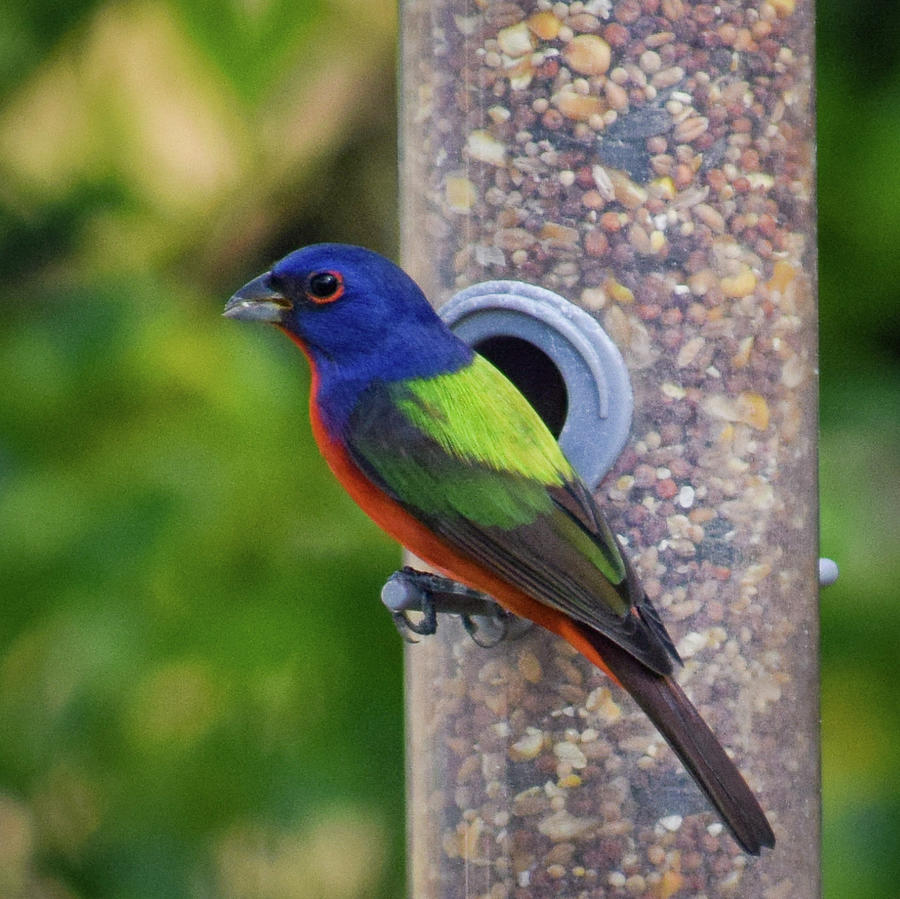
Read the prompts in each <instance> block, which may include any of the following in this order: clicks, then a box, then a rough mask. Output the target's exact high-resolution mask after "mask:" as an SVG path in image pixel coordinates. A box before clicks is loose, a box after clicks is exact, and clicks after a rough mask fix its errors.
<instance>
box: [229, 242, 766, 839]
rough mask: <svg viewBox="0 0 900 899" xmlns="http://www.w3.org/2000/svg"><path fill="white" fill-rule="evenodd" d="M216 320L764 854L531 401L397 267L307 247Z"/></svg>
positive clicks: (758, 816)
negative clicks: (270, 339) (272, 353)
mask: <svg viewBox="0 0 900 899" xmlns="http://www.w3.org/2000/svg"><path fill="white" fill-rule="evenodd" d="M224 314H225V315H226V316H227V317H229V318H235V319H241V320H247V321H263V322H271V323H272V324H274V325H276V326H277V327H278V328H280V329H281V330H282V331H283V332H284V333H285V334H286V335H287V336H288V337H290V338H291V339H292V340H293V341H294V342H295V343H297V345H298V346H299V347H300V349H302V350H303V352H304V353H305V354H306V356H307V358H308V359H309V362H310V365H311V368H312V387H311V395H310V419H311V423H312V429H313V432H314V434H315V438H316V441H317V443H318V446H319V448H320V450H321V452H322V455H323V456H324V457H325V459H326V460H327V462H328V464H329V466H330V467H331V470H332V471H333V472H334V474H335V475H336V476H337V478H338V480H339V481H340V482H341V483H342V484H343V486H344V488H345V489H346V490H347V491H348V492H349V494H350V495H351V496H352V497H353V499H354V500H356V502H357V503H358V504H359V505H360V506H361V507H362V509H363V510H364V511H365V512H367V513H368V514H369V516H371V518H373V519H374V521H375V522H376V523H377V524H378V525H380V526H381V527H382V528H383V529H384V530H385V531H387V532H388V533H389V534H390V535H391V536H393V537H394V538H395V539H396V540H398V541H399V542H400V543H402V544H403V545H404V546H406V547H407V548H408V549H409V550H411V551H412V552H413V553H415V555H417V556H419V557H420V558H421V559H424V560H425V561H426V562H428V563H429V564H430V565H432V566H433V567H434V568H435V569H437V570H438V571H440V572H441V573H443V574H445V575H446V576H448V577H450V578H453V579H454V580H456V581H459V582H461V583H463V584H465V585H467V586H469V587H472V588H474V589H476V590H480V591H483V592H485V593H489V594H490V595H491V596H492V597H494V598H495V599H496V600H497V601H498V602H499V603H500V604H501V605H502V606H504V607H505V608H506V609H507V610H509V611H510V612H513V613H514V614H516V615H519V616H522V617H524V618H528V619H530V620H532V621H534V622H535V623H537V624H539V625H541V626H542V627H545V628H546V629H547V630H549V631H552V632H553V633H555V634H558V635H559V636H560V637H562V638H563V639H565V640H567V641H568V642H569V643H570V644H572V646H574V647H575V648H576V649H577V650H578V651H579V652H580V653H582V654H583V655H584V656H585V657H587V658H588V659H589V660H590V661H591V662H593V663H594V664H595V665H596V666H597V667H599V668H601V669H602V670H603V671H605V672H606V673H607V674H608V675H609V676H610V677H612V678H613V680H615V681H616V682H618V683H619V684H620V685H621V686H622V687H624V688H625V689H626V690H627V691H628V692H629V693H630V694H631V695H632V696H633V697H634V699H635V700H636V701H637V703H638V705H639V706H640V707H641V708H642V709H643V710H644V711H645V712H646V714H647V715H648V716H649V717H650V719H651V720H652V721H653V723H654V725H655V726H656V727H657V729H658V730H659V732H660V733H661V734H662V735H663V737H664V738H665V739H666V740H667V741H668V743H669V744H670V745H671V747H672V748H673V749H674V751H675V752H676V753H677V755H678V756H679V758H680V759H681V761H682V763H683V764H684V766H685V768H686V769H687V770H688V771H689V772H690V774H691V775H692V776H693V778H694V779H695V780H696V782H697V784H698V785H699V786H700V788H701V789H702V790H703V792H704V793H705V794H706V796H707V797H708V798H709V800H710V802H711V803H712V804H713V806H715V808H716V809H717V810H718V812H719V814H720V815H721V816H722V819H723V820H724V822H725V823H726V824H727V826H728V827H729V829H730V831H731V833H732V834H733V835H734V837H735V839H736V840H737V841H738V843H739V844H740V845H741V846H742V847H743V849H744V850H745V851H747V852H750V853H753V854H758V853H759V852H760V850H761V848H762V847H763V846H772V845H774V842H775V838H774V835H773V833H772V829H771V827H770V826H769V823H768V821H767V820H766V817H765V814H764V813H763V811H762V809H761V808H760V806H759V803H758V802H757V800H756V798H755V797H754V795H753V793H752V792H751V791H750V789H749V787H748V786H747V784H746V783H745V781H744V779H743V778H742V776H741V775H740V773H739V772H738V770H737V768H736V767H735V765H734V763H733V762H732V761H731V759H729V757H728V755H727V754H726V753H725V751H724V749H723V748H722V746H721V745H720V744H719V742H718V741H717V740H716V738H715V736H714V735H713V733H712V731H710V729H709V727H707V725H706V723H705V722H704V721H703V719H702V718H701V717H700V715H699V713H698V712H697V711H696V709H695V708H694V707H693V705H692V704H691V702H690V700H689V699H688V698H687V696H686V695H685V694H684V692H683V691H682V689H681V687H680V686H679V685H678V683H677V682H676V680H675V678H674V677H673V671H674V669H675V666H676V665H677V664H680V661H681V660H680V659H679V657H678V653H677V652H676V650H675V646H674V645H673V643H672V640H671V639H670V637H669V635H668V634H667V632H666V630H665V627H664V626H663V624H662V622H661V621H660V618H659V616H658V615H657V613H656V611H655V610H654V608H653V606H652V605H651V603H650V600H649V599H648V598H647V596H646V594H645V593H644V590H643V588H642V587H641V585H640V582H639V581H638V579H637V577H636V575H635V572H634V570H633V568H632V566H631V564H630V563H629V561H628V558H627V557H626V556H625V554H624V553H623V552H622V550H621V547H620V545H619V542H618V540H617V538H616V536H615V535H614V534H613V532H612V531H611V529H610V527H609V526H608V525H607V523H606V522H605V520H604V519H603V517H602V516H601V514H600V512H599V510H598V509H597V506H596V505H595V503H594V500H593V498H592V496H591V494H590V491H589V490H588V489H587V487H586V486H585V485H584V484H583V483H582V482H581V481H580V479H579V478H578V475H577V474H576V472H575V471H574V470H573V468H572V466H571V465H570V464H569V462H568V460H567V459H566V457H565V456H564V455H563V453H562V451H561V450H560V448H559V446H558V444H557V443H556V441H555V439H554V438H553V436H552V435H551V433H550V432H549V431H548V430H547V428H546V427H545V425H544V423H543V422H542V421H541V419H540V417H539V416H538V415H537V413H536V412H535V411H534V410H533V408H532V407H531V405H530V404H529V403H528V401H527V400H526V399H525V398H524V397H523V396H522V394H521V393H519V391H518V390H517V389H516V387H515V386H514V385H513V384H512V383H511V382H510V381H508V380H507V379H506V377H505V376H504V375H503V374H501V373H500V372H499V371H498V370H497V369H496V368H494V367H493V366H492V365H491V364H490V363H489V362H488V361H487V360H486V359H484V358H483V357H481V356H479V355H478V354H477V353H475V352H474V351H473V350H472V349H471V348H470V347H469V346H467V345H466V344H465V343H464V342H463V341H461V340H460V339H458V338H457V337H456V336H455V335H454V334H453V333H452V332H451V331H450V330H449V329H448V328H447V327H446V326H445V325H444V323H443V322H442V321H441V319H440V318H439V316H438V315H437V314H436V313H435V312H434V311H433V310H432V308H431V306H430V305H429V304H428V301H427V300H426V298H425V296H424V295H423V293H422V291H421V290H420V288H419V287H418V286H417V285H416V283H415V282H414V281H413V280H412V279H411V278H410V277H409V276H408V275H407V274H406V273H405V272H404V271H402V270H401V269H400V268H398V267H397V266H396V265H394V264H393V263H392V262H390V261H388V260H387V259H385V258H384V257H382V256H379V255H378V254H376V253H373V252H371V251H369V250H366V249H363V248H361V247H353V246H347V245H343V244H316V245H313V246H309V247H306V248H304V249H301V250H297V251H296V252H294V253H291V254H289V255H288V256H286V257H285V258H284V259H282V260H280V261H279V262H277V263H276V264H275V265H274V266H272V268H271V270H270V271H268V272H266V273H265V274H263V275H261V276H260V277H258V278H256V279H255V280H253V281H251V282H249V283H248V284H246V285H245V286H244V287H242V288H241V289H240V290H239V291H238V292H237V293H236V294H235V295H234V296H233V297H232V298H231V299H230V300H229V302H228V305H227V306H226V308H225V313H224Z"/></svg>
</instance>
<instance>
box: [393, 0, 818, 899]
mask: <svg viewBox="0 0 900 899" xmlns="http://www.w3.org/2000/svg"><path fill="white" fill-rule="evenodd" d="M401 6H402V45H403V55H402V74H401V85H402V91H401V95H402V104H403V109H402V161H401V179H402V196H403V209H402V214H403V222H402V228H403V262H404V265H405V267H406V268H407V269H408V270H409V271H410V272H411V273H412V274H413V276H414V277H415V278H416V279H417V280H418V282H419V283H420V284H421V285H422V286H423V288H424V289H425V290H426V293H427V294H428V295H429V296H430V297H431V298H432V299H433V300H434V301H435V302H436V303H438V304H440V303H442V302H444V301H446V300H447V298H449V297H450V296H451V295H452V294H453V293H455V292H456V291H457V290H459V289H460V288H463V287H466V286H468V285H470V284H474V283H477V282H480V281H487V280H492V279H515V280H520V281H527V282H530V283H533V284H537V285H540V286H543V287H546V288H549V289H551V290H554V291H556V292H558V293H560V294H562V295H563V296H565V297H567V298H568V299H570V300H571V301H572V302H573V303H576V304H578V305H579V306H581V307H582V308H584V309H586V310H587V311H589V312H590V313H591V314H592V315H594V316H595V317H596V318H597V320H598V321H599V323H600V324H601V325H602V326H603V327H604V328H605V330H606V331H607V333H608V334H609V335H610V336H611V337H612V339H613V340H614V342H615V343H616V344H617V346H618V348H619V350H620V351H621V353H622V355H623V357H624V359H625V362H626V364H627V366H628V369H629V371H630V376H631V381H632V387H633V390H634V407H635V408H634V418H633V424H632V429H631V435H630V440H629V442H628V443H627V445H626V449H625V450H624V452H623V453H622V455H621V456H620V457H619V458H618V460H617V461H616V463H615V465H614V467H613V470H612V471H611V472H610V474H609V475H608V476H607V477H606V479H605V480H604V481H603V483H602V484H601V486H600V488H599V489H598V491H597V493H596V496H597V499H598V501H599V504H600V506H601V508H602V509H603V510H604V511H605V513H606V515H607V517H608V519H609V520H610V522H611V524H612V526H613V528H614V529H615V530H616V531H617V532H618V533H619V534H620V535H622V537H623V538H624V540H625V543H626V545H627V549H628V552H629V554H630V556H631V558H632V560H633V561H634V563H635V564H636V567H637V569H638V571H639V573H640V575H641V577H642V580H643V583H644V586H645V587H646V590H647V593H648V594H649V596H650V597H651V599H652V600H653V602H654V603H655V605H656V606H657V607H658V608H659V610H660V612H661V615H662V617H663V619H664V621H665V623H666V626H667V627H668V629H669V631H670V633H671V634H672V636H673V638H674V639H675V642H676V644H677V646H678V649H679V651H680V653H681V655H682V656H683V657H684V659H685V666H684V668H683V669H682V670H681V672H680V675H679V679H680V680H681V682H682V684H683V686H684V687H685V689H686V691H687V692H688V694H689V695H690V696H691V698H692V699H693V701H694V703H695V704H696V705H697V706H698V708H699V709H700V711H701V713H702V714H703V716H704V717H705V718H706V720H707V721H708V723H709V724H710V726H711V727H712V728H713V730H714V731H715V732H716V734H717V735H718V736H719V738H720V740H721V741H722V743H723V744H724V745H725V746H726V747H727V748H728V749H729V750H730V751H731V753H732V754H733V756H734V758H735V761H736V762H737V764H738V766H739V768H740V769H741V771H742V772H743V773H744V775H745V777H746V779H747V781H748V782H749V783H750V784H751V786H752V787H753V788H754V790H755V791H756V792H757V795H758V796H759V797H760V801H761V803H762V805H763V807H764V808H765V809H766V810H767V813H768V814H769V818H770V821H771V822H772V825H773V828H774V830H775V833H776V837H777V840H778V842H777V845H776V847H775V849H774V850H772V851H765V852H764V853H763V855H762V857H760V858H751V857H748V856H745V855H744V854H742V853H741V851H740V849H739V848H738V847H737V845H736V844H735V843H734V842H733V841H732V840H731V838H730V837H729V836H728V834H727V833H726V832H725V830H724V829H723V827H722V825H721V824H720V823H719V822H718V820H717V818H716V816H715V814H714V813H713V812H712V811H711V810H710V809H709V808H708V806H707V805H706V803H705V802H704V800H703V798H702V796H701V795H700V793H699V792H698V791H697V790H696V788H695V787H694V786H693V784H692V782H691V781H690V778H689V777H688V775H687V774H685V772H684V771H683V770H682V769H681V767H680V765H679V764H678V762H677V760H676V759H675V758H674V756H673V755H672V753H671V752H670V751H669V749H668V748H667V747H666V745H665V744H664V742H663V740H662V738H661V737H659V736H658V734H657V733H656V732H655V731H654V729H653V727H652V726H651V725H650V724H649V722H648V721H647V720H646V719H645V718H644V717H643V716H642V715H641V713H640V712H639V711H638V709H637V708H636V706H635V705H634V703H633V702H631V700H630V699H629V697H628V696H627V695H626V694H625V693H623V692H622V691H621V690H619V689H618V688H617V687H616V686H615V685H613V684H612V683H611V682H610V681H609V680H607V679H606V678H605V677H604V676H603V675H602V674H601V673H600V672H599V671H597V670H595V669H594V668H593V667H592V666H591V665H590V664H589V663H587V662H586V661H584V660H583V659H582V658H581V657H580V656H578V655H577V654H575V653H574V652H573V651H572V650H571V649H570V648H569V647H568V646H567V645H566V644H565V643H563V642H561V641H559V640H558V639H556V638H554V637H551V636H550V635H548V634H546V633H545V632H542V631H539V630H537V629H532V630H531V632H529V633H528V634H527V635H526V636H525V637H522V638H519V639H516V640H507V641H505V642H502V643H500V644H499V645H498V646H496V647H494V648H491V649H485V648H482V647H480V646H478V645H476V644H475V643H474V642H473V641H472V640H471V639H470V638H469V636H468V635H467V634H466V633H465V631H464V630H463V628H462V627H461V626H460V624H459V622H458V620H457V619H454V618H450V617H446V616H444V617H442V618H441V619H440V621H439V625H438V632H437V635H436V636H434V637H430V638H424V639H422V640H421V641H420V642H419V643H417V644H415V645H413V646H411V647H410V648H409V649H408V651H407V693H408V706H407V709H408V712H407V714H408V728H409V730H408V741H409V742H408V765H409V840H410V894H411V895H412V896H415V897H416V899H430V897H456V896H460V897H462V896H470V897H476V896H477V897H525V896H529V897H531V896H534V897H539V896H540V897H543V896H567V897H582V896H584V897H595V896H596V897H600V896H605V897H611V896H647V897H662V899H667V897H678V896H700V895H702V896H706V897H716V896H731V897H733V896H741V897H782V896H783V897H788V896H790V897H792V899H794V897H812V896H817V895H818V894H819V873H818V871H819V848H818V847H819V839H818V836H819V834H818V830H819V767H818V725H817V719H818V700H817V695H818V694H817V673H818V672H817V658H816V644H817V611H816V609H817V591H818V582H817V558H818V553H817V549H818V547H817V498H816V474H815V472H816V398H817V397H816V304H815V209H814V192H813V184H814V143H813V124H814V123H813V107H812V80H811V79H812V56H811V53H812V25H813V10H812V5H811V3H809V2H803V0H763V2H720V3H717V4H712V3H693V2H688V0H620V2H617V3H615V2H611V0H584V2H579V0H575V2H572V3H570V4H567V3H564V2H557V3H550V2H549V0H537V2H534V0H521V2H512V0H496V2H491V0H404V2H403V3H402V4H401ZM571 412H572V410H570V414H571Z"/></svg>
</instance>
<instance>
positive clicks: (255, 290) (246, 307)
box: [222, 272, 291, 324]
mask: <svg viewBox="0 0 900 899" xmlns="http://www.w3.org/2000/svg"><path fill="white" fill-rule="evenodd" d="M290 305H291V304H290V302H289V301H288V300H287V299H286V298H285V297H284V296H283V295H282V294H280V293H279V292H278V291H277V290H274V289H273V288H272V287H271V286H270V284H269V273H268V272H266V273H265V274H263V275H260V276H259V277H258V278H254V279H253V280H252V281H249V282H248V283H247V284H245V285H244V286H243V287H242V288H241V289H240V290H239V291H238V292H237V293H236V294H235V295H234V296H233V297H232V298H231V299H230V300H229V301H228V302H227V303H226V304H225V311H224V312H223V313H222V315H224V316H225V318H236V319H238V320H239V321H244V322H273V323H275V324H280V323H281V321H282V320H283V318H284V314H285V313H286V312H287V311H288V309H290Z"/></svg>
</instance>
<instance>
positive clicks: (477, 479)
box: [346, 355, 677, 673]
mask: <svg viewBox="0 0 900 899" xmlns="http://www.w3.org/2000/svg"><path fill="white" fill-rule="evenodd" d="M346 440H347V444H348V446H349V450H350V453H351V456H352V457H353V459H354V461H355V462H356V464H357V465H359V467H360V468H361V469H362V470H363V471H364V472H365V474H366V475H367V476H368V477H369V478H370V479H371V480H372V481H373V482H374V483H376V484H377V485H378V486H379V487H381V489H383V490H384V491H385V492H386V493H387V494H388V495H390V496H391V497H392V498H393V499H394V500H395V501H396V502H398V503H399V504H400V505H401V506H403V508H405V509H406V510H407V511H408V512H410V513H411V514H412V515H414V516H415V517H416V518H417V519H419V520H420V521H422V522H423V523H424V524H425V525H426V526H427V527H429V528H430V529H431V530H432V531H434V532H435V533H437V534H438V535H439V536H440V537H442V538H443V539H444V540H446V541H447V542H448V543H449V544H451V545H452V546H453V547H454V548H456V549H457V550H458V551H460V552H461V553H463V554H464V555H466V556H468V557H470V558H472V559H474V560H475V561H477V562H478V563H479V564H481V565H483V566H484V567H486V568H487V569H489V570H491V571H492V572H494V573H495V574H497V575H499V576H500V577H501V578H503V579H504V580H506V581H507V582H509V583H511V584H513V585H515V586H516V587H518V588H519V589H521V590H523V591H524V592H525V593H527V594H528V595H529V596H531V597H533V598H534V599H536V600H538V601H540V602H543V603H545V604H547V605H550V606H552V607H555V608H557V609H558V610H560V611H562V612H564V613H565V614H567V615H569V616H571V617H572V618H574V619H576V620H577V621H580V622H582V623H583V624H586V625H588V626H589V627H592V628H595V629H597V630H599V631H601V632H602V633H604V634H606V635H607V636H608V637H610V639H612V640H615V641H616V642H617V643H618V644H620V645H621V646H622V647H623V648H624V649H627V650H628V651H629V652H631V653H632V654H633V655H635V656H636V657H637V658H639V659H640V660H641V661H643V662H645V663H646V664H647V665H649V666H650V667H651V668H653V669H654V670H657V671H660V673H669V672H670V671H671V670H672V658H673V657H675V658H677V655H675V654H674V647H672V645H671V641H670V640H669V638H668V635H666V633H665V630H664V629H663V628H662V625H661V624H659V619H658V618H657V617H656V614H655V612H654V611H653V609H652V607H651V606H650V605H649V601H648V600H646V598H645V597H644V594H643V591H642V590H640V588H639V587H636V586H635V585H636V581H635V580H634V578H633V577H631V576H630V575H629V569H628V565H627V562H626V561H625V559H624V558H623V556H622V554H621V552H620V550H619V547H618V543H617V541H616V538H615V536H614V535H613V534H612V532H611V531H610V529H609V527H608V526H607V525H606V523H605V522H604V520H603V519H602V517H601V516H600V514H599V512H598V511H597V509H596V506H595V505H594V502H593V500H592V498H591V496H590V492H589V491H588V490H587V488H586V487H585V486H584V485H583V483H582V482H581V481H580V480H579V478H578V476H577V475H576V473H575V472H574V470H573V469H572V467H571V465H570V464H569V462H568V460H567V459H566V458H565V456H564V455H563V454H562V452H561V450H560V449H559V446H558V445H557V443H556V441H555V440H554V438H553V436H552V434H550V432H549V431H548V430H547V428H546V426H545V425H544V423H543V422H542V421H541V419H540V417H539V416H538V415H537V413H536V412H535V411H534V409H533V408H532V407H531V406H530V404H529V403H528V401H527V400H526V399H525V398H524V397H523V396H522V394H521V393H519V391H518V390H517V389H516V388H515V387H514V386H513V385H512V384H511V383H510V382H509V381H508V380H507V379H506V378H505V377H504V376H503V375H502V374H501V373H500V372H499V371H497V369H495V368H494V367H493V366H492V365H491V364H490V363H489V362H487V361H486V360H485V359H483V358H481V357H480V356H477V355H476V356H475V358H474V360H473V362H472V363H471V364H470V365H468V366H466V367H464V368H462V369H460V370H458V371H456V372H453V373H451V374H442V375H437V376H435V377H431V378H421V379H415V380H409V381H404V382H394V383H378V384H375V385H373V386H371V387H370V388H369V389H368V390H367V391H365V393H364V394H363V395H362V397H361V398H360V401H359V403H358V404H357V407H356V409H355V410H354V413H353V415H352V416H351V419H350V423H349V427H348V432H347V434H346ZM635 594H636V595H635Z"/></svg>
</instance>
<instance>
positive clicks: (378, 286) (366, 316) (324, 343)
mask: <svg viewBox="0 0 900 899" xmlns="http://www.w3.org/2000/svg"><path fill="white" fill-rule="evenodd" d="M224 314H225V315H226V316H227V317H229V318H236V319H241V320H245V321H264V322H271V323H272V324H275V325H277V326H278V327H279V328H281V329H282V330H283V331H285V332H286V333H287V334H288V335H289V336H290V337H292V338H293V339H294V340H295V341H297V343H299V344H300V345H301V346H302V347H303V349H304V350H305V351H306V352H307V354H308V355H309V357H310V360H311V362H312V364H313V366H314V368H315V371H316V374H317V376H318V378H319V392H320V397H319V399H320V403H331V404H332V405H334V406H335V409H334V412H335V413H336V414H337V413H339V412H343V411H345V410H344V409H343V407H345V406H347V405H348V404H349V403H352V401H353V400H355V397H356V395H358V393H359V391H360V390H363V389H365V387H367V386H368V385H369V384H370V383H371V382H372V381H374V380H383V381H396V380H403V379H406V378H415V377H428V376H430V375H435V374H440V373H444V372H451V371H456V370H457V369H458V368H460V367H462V366H463V365H465V364H467V363H468V362H469V361H470V359H471V355H472V354H471V350H469V348H468V347H467V346H466V345H465V344H464V343H463V342H462V341H460V340H459V339H458V338H456V337H455V336H454V335H453V334H452V333H451V332H450V331H449V330H448V329H447V328H446V326H445V325H444V323H443V322H442V321H441V319H440V318H439V317H438V315H437V314H436V313H435V312H434V310H433V309H432V308H431V306H429V305H428V301H427V300H426V299H425V296H424V294H423V293H422V291H421V290H420V288H419V286H418V285H417V284H416V283H415V281H413V280H412V278H410V277H409V275H407V274H406V272H404V271H403V270H402V269H400V268H398V267H397V266H396V265H394V263H393V262H390V261H389V260H388V259H385V258H384V257H383V256H380V255H378V253H374V252H372V251H371V250H366V249H363V248H362V247H354V246H349V245H346V244H333V243H327V244H313V245H311V246H308V247H304V248H303V249H300V250H296V251H295V252H293V253H290V254H289V255H287V256H285V257H284V258H283V259H281V260H280V261H278V262H276V263H275V265H273V266H272V268H271V269H270V270H269V271H268V272H265V273H264V274H262V275H260V276H259V277H258V278H255V279H254V280H253V281H250V282H249V283H248V284H245V285H244V286H243V287H242V288H241V289H240V290H239V291H238V292H237V293H235V295H234V296H233V297H232V298H231V299H230V300H229V301H228V305H227V306H226V307H225V313H224ZM338 406H340V407H341V409H338V408H337V407H338Z"/></svg>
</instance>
